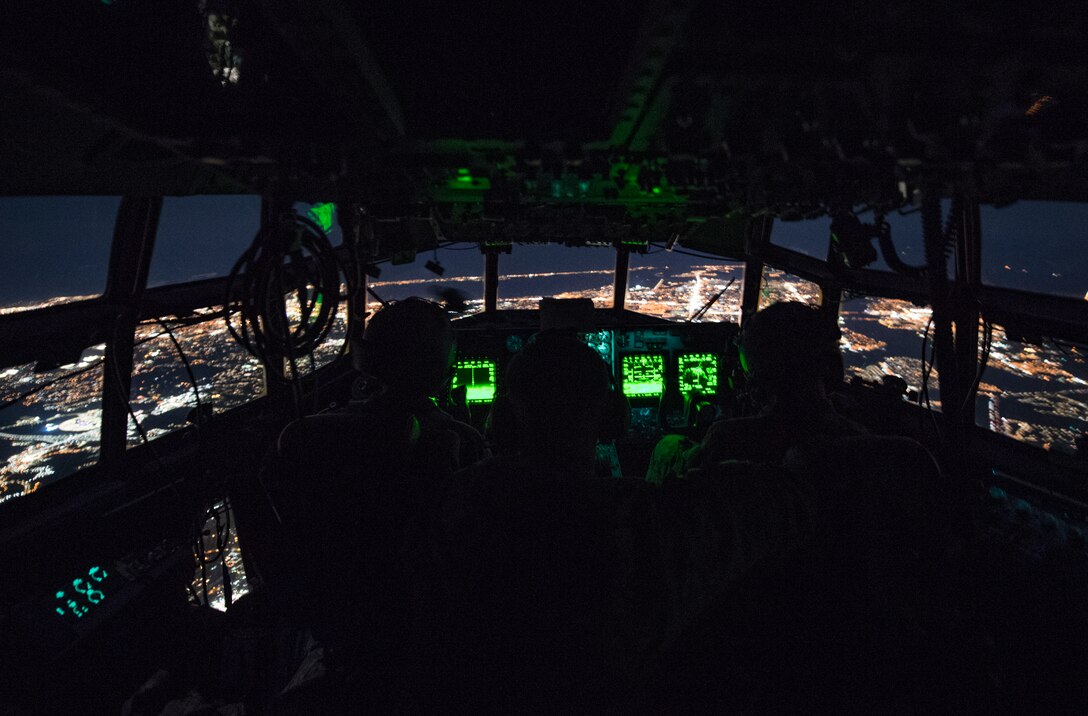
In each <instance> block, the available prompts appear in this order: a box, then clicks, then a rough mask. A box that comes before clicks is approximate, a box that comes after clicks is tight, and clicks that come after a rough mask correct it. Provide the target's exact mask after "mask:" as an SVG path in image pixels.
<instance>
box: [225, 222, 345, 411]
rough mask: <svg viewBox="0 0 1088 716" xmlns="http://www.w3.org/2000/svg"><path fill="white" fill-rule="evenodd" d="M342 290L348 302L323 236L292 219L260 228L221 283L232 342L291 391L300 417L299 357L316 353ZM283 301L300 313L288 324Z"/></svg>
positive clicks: (334, 258) (312, 225) (338, 269)
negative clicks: (295, 304) (223, 282)
mask: <svg viewBox="0 0 1088 716" xmlns="http://www.w3.org/2000/svg"><path fill="white" fill-rule="evenodd" d="M341 276H343V277H344V280H343V282H342V281H341ZM342 283H343V284H346V285H347V293H348V295H354V286H353V284H354V278H353V276H352V272H349V271H347V270H346V268H345V267H344V265H343V264H342V263H341V261H340V259H339V257H338V255H337V253H336V251H335V249H334V248H333V246H332V244H331V243H330V242H329V239H328V236H327V235H326V234H325V232H324V231H323V230H322V229H321V227H319V226H318V225H317V224H315V223H314V222H312V221H310V220H309V219H307V218H305V217H302V216H299V215H297V214H295V213H293V212H287V213H284V214H282V215H280V216H279V217H277V218H276V219H275V220H273V221H271V222H269V223H268V224H266V225H264V226H262V227H261V230H260V231H259V232H258V234H257V236H256V238H255V239H254V241H253V244H252V245H251V246H250V247H249V248H248V249H246V251H245V252H244V253H243V254H242V256H241V257H239V259H238V261H237V262H235V264H234V266H233V267H232V269H231V272H230V275H229V277H228V280H227V295H226V299H225V302H224V319H225V322H226V325H227V328H228V330H229V331H230V334H231V336H232V337H233V338H234V339H235V340H236V341H238V342H239V343H241V344H242V345H243V346H244V347H245V349H246V350H247V351H249V353H250V354H251V355H253V356H255V357H256V358H257V359H258V360H260V361H261V362H262V364H264V365H265V367H266V369H267V370H268V371H269V373H270V374H271V375H273V376H279V377H281V378H283V379H284V380H286V381H288V382H289V383H290V384H291V390H292V398H293V400H294V405H295V410H296V412H297V413H299V414H301V411H302V409H301V396H302V387H301V374H300V370H299V366H298V358H299V357H300V356H305V355H307V354H309V353H311V352H313V351H315V350H316V349H317V347H318V346H319V345H321V344H322V343H323V342H324V341H325V339H326V338H327V337H328V335H329V332H330V331H331V329H332V326H333V324H334V323H335V320H336V315H337V311H338V309H339V306H340V303H341V290H340V289H341V285H342ZM288 297H290V299H293V300H294V301H295V302H297V306H298V314H299V318H298V321H297V322H296V323H295V324H294V325H292V322H291V319H290V316H289V314H288ZM347 332H348V334H349V335H347V336H345V341H344V344H343V345H342V346H341V349H340V355H343V352H344V350H346V346H347V344H348V341H349V340H350V338H351V336H350V333H351V332H352V326H351V325H350V324H349V325H348V329H347ZM284 361H286V362H287V364H288V366H287V367H285V366H284V365H283V362H284ZM287 368H289V372H288V370H287Z"/></svg>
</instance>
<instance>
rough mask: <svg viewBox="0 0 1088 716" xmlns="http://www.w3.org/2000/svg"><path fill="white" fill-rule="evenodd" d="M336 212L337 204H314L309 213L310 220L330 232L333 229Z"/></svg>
mask: <svg viewBox="0 0 1088 716" xmlns="http://www.w3.org/2000/svg"><path fill="white" fill-rule="evenodd" d="M335 212H336V204H331V203H324V204H314V205H313V206H311V207H310V211H309V212H308V215H309V218H310V221H312V222H314V223H315V224H317V225H318V226H320V227H321V230H322V231H324V232H325V233H328V232H329V231H330V230H331V229H332V222H333V216H334V215H335Z"/></svg>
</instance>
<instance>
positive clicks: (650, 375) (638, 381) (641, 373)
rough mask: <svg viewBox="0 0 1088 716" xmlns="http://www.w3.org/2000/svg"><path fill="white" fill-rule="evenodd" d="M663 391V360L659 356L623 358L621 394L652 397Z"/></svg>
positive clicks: (630, 356)
mask: <svg viewBox="0 0 1088 716" xmlns="http://www.w3.org/2000/svg"><path fill="white" fill-rule="evenodd" d="M664 389H665V359H664V357H662V356H660V355H655V354H651V355H629V356H624V357H623V393H624V395H627V396H638V397H653V396H656V395H661V393H662V392H664Z"/></svg>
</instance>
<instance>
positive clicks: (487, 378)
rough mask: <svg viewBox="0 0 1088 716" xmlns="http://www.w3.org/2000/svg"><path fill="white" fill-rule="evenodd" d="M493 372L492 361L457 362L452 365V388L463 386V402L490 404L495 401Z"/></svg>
mask: <svg viewBox="0 0 1088 716" xmlns="http://www.w3.org/2000/svg"><path fill="white" fill-rule="evenodd" d="M495 372H496V371H495V361H493V360H488V359H486V358H471V359H467V360H459V361H457V363H455V364H454V374H453V387H454V388H458V387H460V386H462V385H463V386H465V400H466V401H467V402H469V403H490V402H491V401H492V400H494V399H495Z"/></svg>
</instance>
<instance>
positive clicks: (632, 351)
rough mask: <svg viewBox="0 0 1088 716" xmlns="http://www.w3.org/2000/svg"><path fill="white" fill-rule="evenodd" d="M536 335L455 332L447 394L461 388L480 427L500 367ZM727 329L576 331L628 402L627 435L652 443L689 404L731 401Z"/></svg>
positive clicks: (685, 415)
mask: <svg viewBox="0 0 1088 716" xmlns="http://www.w3.org/2000/svg"><path fill="white" fill-rule="evenodd" d="M534 332H535V331H533V330H529V329H521V328H519V329H511V330H506V331H503V330H468V331H459V332H458V336H457V341H458V350H457V358H456V363H455V367H454V377H453V384H452V385H453V388H455V389H457V388H462V387H463V388H464V400H465V402H466V403H467V407H468V410H469V412H470V414H471V416H472V422H473V423H475V424H477V425H478V426H482V425H483V422H484V419H485V418H486V416H487V413H488V411H489V410H490V406H491V402H492V401H493V400H494V398H495V396H497V395H501V394H502V392H503V390H504V385H503V382H504V373H505V370H506V365H507V363H508V362H509V360H510V358H512V357H513V355H514V354H515V353H517V352H518V351H519V350H520V349H521V348H522V347H523V346H524V345H525V342H526V341H527V340H529V338H530V337H531V336H532V335H533V333H534ZM736 332H737V328H736V326H735V325H733V324H705V323H704V324H668V325H660V326H649V327H631V328H606V329H597V330H574V331H572V333H573V334H574V335H575V336H577V338H578V339H579V340H581V341H583V342H584V343H585V344H586V345H588V346H590V347H591V348H593V350H595V351H596V352H597V354H598V355H600V356H601V360H603V361H604V362H605V364H606V365H608V367H609V369H610V370H611V372H612V375H613V377H614V381H615V384H616V386H617V388H619V390H621V391H622V392H623V394H624V395H625V396H626V398H627V399H628V401H629V402H630V404H631V432H632V434H631V437H632V438H633V439H638V438H640V437H641V438H645V439H654V438H655V437H656V436H659V435H660V434H661V433H662V432H665V431H668V430H672V429H682V428H683V426H684V424H685V421H690V413H691V403H692V402H693V401H699V402H700V404H702V405H706V404H709V405H711V406H718V408H719V409H718V410H717V413H720V412H721V410H720V406H721V405H723V404H724V403H727V402H729V400H730V399H731V398H732V393H733V391H732V389H731V388H730V384H731V383H730V381H729V380H728V376H729V375H730V373H731V370H732V368H731V365H732V362H733V360H734V359H733V357H732V345H733V338H734V337H735V336H736Z"/></svg>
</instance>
